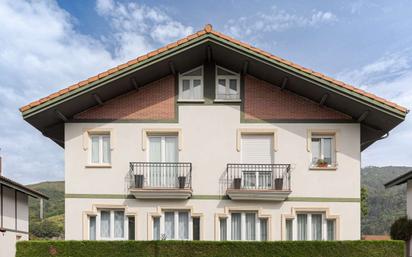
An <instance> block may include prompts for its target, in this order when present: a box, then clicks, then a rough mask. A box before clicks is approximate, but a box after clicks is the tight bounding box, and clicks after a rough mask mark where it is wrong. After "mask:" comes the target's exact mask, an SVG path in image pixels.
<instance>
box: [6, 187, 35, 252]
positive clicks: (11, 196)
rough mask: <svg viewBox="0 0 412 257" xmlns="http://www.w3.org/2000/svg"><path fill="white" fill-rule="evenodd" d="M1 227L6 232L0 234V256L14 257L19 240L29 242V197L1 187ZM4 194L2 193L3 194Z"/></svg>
mask: <svg viewBox="0 0 412 257" xmlns="http://www.w3.org/2000/svg"><path fill="white" fill-rule="evenodd" d="M1 188H2V189H1V190H0V198H1V199H2V201H3V205H2V206H0V213H2V217H1V215H0V219H1V220H2V221H3V223H2V224H0V226H1V227H2V228H3V229H5V230H6V232H5V233H0V256H1V257H14V255H15V251H16V248H15V245H16V242H17V241H18V240H28V231H29V224H28V220H29V209H28V196H27V195H26V194H23V193H21V192H19V191H16V190H14V189H12V188H9V187H6V186H3V185H1ZM1 192H2V193H1Z"/></svg>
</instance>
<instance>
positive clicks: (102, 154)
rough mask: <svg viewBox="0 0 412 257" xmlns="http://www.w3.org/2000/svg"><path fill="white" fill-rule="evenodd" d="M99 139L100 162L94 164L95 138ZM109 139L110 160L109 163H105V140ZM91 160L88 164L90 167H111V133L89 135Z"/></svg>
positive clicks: (89, 159)
mask: <svg viewBox="0 0 412 257" xmlns="http://www.w3.org/2000/svg"><path fill="white" fill-rule="evenodd" d="M95 137H97V138H98V140H99V153H98V158H99V161H98V162H93V138H95ZM104 137H107V138H108V142H109V149H108V150H109V152H108V155H109V156H108V158H109V162H103V156H104V149H103V138H104ZM89 149H90V151H89V154H88V156H89V158H88V163H89V165H90V166H110V165H111V164H112V140H111V133H110V132H101V133H89Z"/></svg>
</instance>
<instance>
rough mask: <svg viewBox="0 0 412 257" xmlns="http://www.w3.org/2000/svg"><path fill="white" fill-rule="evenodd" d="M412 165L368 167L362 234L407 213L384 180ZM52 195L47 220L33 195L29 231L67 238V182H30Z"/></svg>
mask: <svg viewBox="0 0 412 257" xmlns="http://www.w3.org/2000/svg"><path fill="white" fill-rule="evenodd" d="M411 169H412V168H411V167H393V166H388V167H366V168H363V169H362V174H361V184H362V187H364V188H366V189H367V192H368V197H367V203H366V205H367V208H368V214H367V215H366V216H365V217H363V218H362V234H363V235H383V234H389V229H390V226H391V224H392V223H393V221H394V220H396V219H397V218H399V217H401V216H404V215H406V199H405V197H406V187H405V185H402V186H397V187H393V188H390V189H385V188H384V186H383V184H385V183H386V182H388V181H390V180H391V179H393V178H395V177H397V176H400V175H402V174H404V173H405V172H407V171H409V170H411ZM29 187H30V188H33V189H35V190H38V191H40V192H42V193H44V194H46V195H48V196H49V197H50V200H48V201H45V204H44V217H45V219H44V220H42V221H41V220H40V219H39V201H38V200H36V199H32V198H31V199H30V202H29V206H30V234H31V238H32V239H42V238H56V239H63V238H64V182H63V181H56V182H42V183H38V184H34V185H29Z"/></svg>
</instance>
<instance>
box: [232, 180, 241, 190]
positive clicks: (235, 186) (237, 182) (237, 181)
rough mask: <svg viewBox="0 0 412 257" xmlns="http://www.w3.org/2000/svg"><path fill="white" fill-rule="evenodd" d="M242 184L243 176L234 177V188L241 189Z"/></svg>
mask: <svg viewBox="0 0 412 257" xmlns="http://www.w3.org/2000/svg"><path fill="white" fill-rule="evenodd" d="M241 185H242V179H241V178H234V179H233V188H234V189H240V186H241Z"/></svg>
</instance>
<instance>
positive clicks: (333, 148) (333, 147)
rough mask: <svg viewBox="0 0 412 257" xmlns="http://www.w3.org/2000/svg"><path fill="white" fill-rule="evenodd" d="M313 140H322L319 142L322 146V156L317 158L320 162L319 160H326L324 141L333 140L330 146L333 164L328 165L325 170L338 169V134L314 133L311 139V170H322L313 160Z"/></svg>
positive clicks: (320, 151) (320, 150)
mask: <svg viewBox="0 0 412 257" xmlns="http://www.w3.org/2000/svg"><path fill="white" fill-rule="evenodd" d="M313 139H320V140H319V144H320V146H319V148H320V149H319V155H320V156H319V157H317V158H318V160H319V159H322V160H324V158H325V152H324V147H323V141H324V140H325V139H331V146H330V151H331V153H330V156H331V163H330V164H329V163H328V165H327V166H326V167H323V168H336V167H337V161H336V159H337V156H336V134H318V133H312V135H311V137H310V145H311V149H310V152H311V155H310V167H311V168H322V167H320V166H318V165H317V164H316V162H314V161H313V158H314V156H313Z"/></svg>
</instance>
